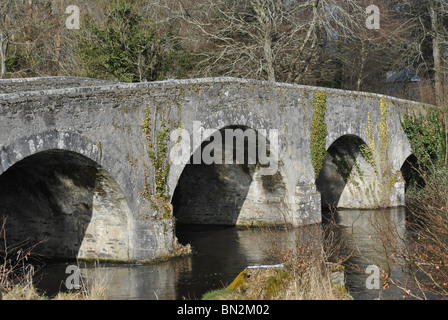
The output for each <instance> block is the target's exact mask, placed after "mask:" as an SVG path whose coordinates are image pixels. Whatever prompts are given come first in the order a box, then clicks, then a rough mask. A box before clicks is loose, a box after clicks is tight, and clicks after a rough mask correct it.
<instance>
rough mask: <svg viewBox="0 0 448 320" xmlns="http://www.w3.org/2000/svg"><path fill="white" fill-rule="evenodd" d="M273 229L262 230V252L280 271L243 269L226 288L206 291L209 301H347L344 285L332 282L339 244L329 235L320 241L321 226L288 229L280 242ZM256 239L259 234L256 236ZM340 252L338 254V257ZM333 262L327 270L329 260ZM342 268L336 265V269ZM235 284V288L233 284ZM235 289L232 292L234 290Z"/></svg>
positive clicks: (339, 248) (338, 261)
mask: <svg viewBox="0 0 448 320" xmlns="http://www.w3.org/2000/svg"><path fill="white" fill-rule="evenodd" d="M277 231H278V230H275V229H269V228H266V229H265V233H264V236H263V237H262V238H263V244H264V250H265V251H266V254H267V255H268V256H270V257H271V259H272V261H273V262H275V263H282V264H283V267H281V268H277V267H276V268H262V269H255V270H257V271H253V270H252V269H250V270H249V269H246V270H244V271H243V272H242V273H240V275H239V276H238V277H237V279H236V281H235V282H234V283H233V284H232V285H231V286H229V287H228V288H226V289H222V290H217V291H214V292H209V293H207V294H206V295H204V297H203V299H210V300H260V299H261V300H270V299H275V300H344V299H351V297H350V296H349V295H348V293H347V290H346V288H345V286H343V285H340V284H338V283H335V282H334V279H333V272H334V271H335V270H332V269H333V268H334V266H340V265H339V264H337V263H341V262H343V261H344V260H345V259H346V258H347V257H345V258H344V257H343V255H342V249H343V248H341V247H340V245H341V244H340V243H336V241H335V238H334V237H332V236H331V233H330V237H327V238H326V239H323V237H322V226H317V225H316V226H311V227H309V228H301V229H300V230H299V229H296V230H291V232H292V234H293V235H294V236H292V237H291V238H290V241H284V238H283V237H280V233H279V232H277ZM257 236H258V237H259V234H257ZM339 253H341V254H339ZM330 255H331V257H332V258H331V260H333V261H335V262H337V263H336V264H332V265H331V267H329V265H328V264H327V262H328V261H329V260H330ZM341 269H342V270H343V267H342V266H340V269H339V271H340V270H341ZM235 284H236V285H235ZM235 287H236V289H235Z"/></svg>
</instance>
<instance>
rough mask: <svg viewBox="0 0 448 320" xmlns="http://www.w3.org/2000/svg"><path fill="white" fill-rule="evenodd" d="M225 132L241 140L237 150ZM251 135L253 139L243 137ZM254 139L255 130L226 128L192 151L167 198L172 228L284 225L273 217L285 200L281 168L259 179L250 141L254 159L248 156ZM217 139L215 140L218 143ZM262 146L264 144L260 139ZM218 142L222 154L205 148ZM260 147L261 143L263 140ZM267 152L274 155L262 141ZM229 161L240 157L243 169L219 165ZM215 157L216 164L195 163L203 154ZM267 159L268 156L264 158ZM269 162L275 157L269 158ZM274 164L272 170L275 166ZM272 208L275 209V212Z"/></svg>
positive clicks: (281, 216)
mask: <svg viewBox="0 0 448 320" xmlns="http://www.w3.org/2000/svg"><path fill="white" fill-rule="evenodd" d="M226 130H235V131H234V132H236V131H239V132H244V134H247V136H246V139H245V143H244V147H243V149H242V150H241V149H239V148H238V149H237V148H236V147H237V144H236V143H232V145H230V149H227V148H226V146H227V147H229V144H228V141H227V139H226V133H225V131H226ZM252 132H255V134H254V135H249V133H252ZM249 136H250V137H257V135H256V130H253V129H251V128H248V127H246V126H227V127H224V128H222V129H220V130H216V131H215V133H214V134H212V138H210V139H207V140H208V141H207V140H206V141H203V142H202V144H201V146H200V147H199V148H197V149H196V150H195V151H194V152H193V154H192V156H191V158H190V163H189V164H187V165H186V166H185V167H184V169H183V171H182V174H181V175H180V178H179V180H178V183H177V186H176V189H175V190H174V192H173V197H172V204H173V211H174V215H175V217H176V219H177V221H178V223H188V224H224V225H235V224H244V225H252V224H284V223H285V219H284V217H283V215H282V213H281V212H280V211H279V209H278V207H280V206H281V205H282V204H281V201H283V200H284V198H285V193H286V190H285V185H284V181H283V176H282V174H281V173H280V172H281V168H276V170H275V174H272V175H262V174H260V172H261V171H262V169H263V168H261V167H262V165H261V164H260V161H259V160H260V159H258V158H257V155H258V147H259V146H261V145H262V144H261V143H260V142H261V141H259V140H258V139H257V140H256V141H255V144H256V147H255V148H254V149H252V150H255V157H252V156H251V154H248V152H247V150H248V149H250V148H249V147H250V142H251V141H249V142H248V140H250V139H249V138H248V137H249ZM219 138H221V140H219ZM266 140H267V139H266ZM216 141H219V142H220V143H219V144H220V145H221V146H222V149H219V150H218V149H216V148H210V146H211V144H212V143H216ZM263 141H265V140H264V139H263ZM266 149H267V150H269V151H268V152H267V154H268V155H270V154H269V152H274V151H273V148H272V147H270V145H269V141H267V147H266ZM226 150H227V151H229V150H230V152H231V153H232V154H231V155H230V158H232V159H233V160H235V158H237V157H238V155H239V154H242V153H243V154H244V161H243V163H236V164H235V163H232V164H229V163H226V161H225V159H226V157H227V156H229V152H227V155H226ZM210 151H212V152H211V154H212V155H215V153H214V152H218V153H219V152H221V156H219V157H218V158H220V159H222V163H221V164H216V163H211V164H206V163H204V161H201V162H200V163H198V162H197V161H194V160H195V159H200V160H203V157H201V155H202V156H203V155H204V154H208V152H210ZM270 156H271V155H270ZM272 158H273V159H275V161H277V160H278V158H276V157H272ZM277 165H278V163H276V164H275V166H277ZM276 207H277V208H276Z"/></svg>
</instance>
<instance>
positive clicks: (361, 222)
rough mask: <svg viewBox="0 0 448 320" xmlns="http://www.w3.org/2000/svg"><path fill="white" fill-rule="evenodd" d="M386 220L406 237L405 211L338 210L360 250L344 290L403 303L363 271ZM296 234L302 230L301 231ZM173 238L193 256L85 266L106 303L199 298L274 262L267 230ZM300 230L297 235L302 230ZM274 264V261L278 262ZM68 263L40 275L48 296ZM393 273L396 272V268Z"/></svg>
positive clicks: (196, 231)
mask: <svg viewBox="0 0 448 320" xmlns="http://www.w3.org/2000/svg"><path fill="white" fill-rule="evenodd" d="M379 216H381V217H386V218H387V219H389V220H390V221H392V222H393V223H394V226H395V227H396V228H397V230H398V234H399V235H404V234H405V232H406V230H405V209H404V208H391V209H386V210H345V211H344V210H340V211H338V212H337V213H336V214H335V220H336V222H337V225H338V226H339V228H338V231H337V233H338V234H343V235H340V236H341V237H342V236H343V237H344V241H348V242H350V243H352V244H354V245H356V246H357V247H358V248H359V251H360V252H361V254H358V253H355V254H353V255H352V256H351V257H350V259H349V260H348V263H349V264H350V265H351V266H355V267H350V268H348V269H347V279H346V282H347V288H348V291H349V293H350V294H351V295H352V297H353V298H354V299H367V300H371V299H376V298H379V297H381V298H383V299H401V297H402V295H403V294H402V292H401V291H399V290H397V289H394V288H389V289H387V290H385V291H382V290H376V289H371V290H369V289H367V287H366V279H367V277H368V275H367V274H366V273H364V270H365V269H366V267H367V266H368V265H370V264H372V263H380V262H381V261H382V260H381V259H382V257H381V253H380V252H378V250H377V248H378V241H377V240H378V239H377V236H376V233H375V228H374V227H373V223H372V221H375V219H376V218H377V217H379ZM299 230H303V228H302V229H300V228H299ZM176 232H177V237H178V239H179V241H180V242H181V243H183V244H186V243H190V244H191V245H192V247H193V248H194V250H195V254H194V255H192V256H189V257H183V258H176V259H172V260H169V261H164V262H159V263H155V264H151V265H100V266H96V267H83V266H82V265H81V272H82V274H83V275H84V277H86V278H87V279H90V278H95V277H96V278H97V279H98V278H99V279H101V281H103V282H104V283H105V285H106V287H107V292H108V296H109V298H110V299H126V300H133V299H139V300H141V299H144V300H154V299H163V300H172V299H176V300H178V299H200V298H201V296H202V295H203V294H204V293H205V292H207V291H210V290H214V289H220V288H223V287H224V286H225V285H227V284H229V283H230V282H231V281H232V280H233V279H234V278H235V276H236V275H238V273H239V272H241V271H242V270H243V269H244V268H245V267H247V266H248V265H257V264H266V263H275V262H276V261H275V260H273V259H272V257H271V256H270V253H269V252H270V250H266V243H267V242H268V239H267V238H268V237H267V234H266V231H265V230H261V229H247V228H237V227H224V226H178V228H177V230H176ZM297 232H298V230H295V229H294V230H285V229H275V232H273V233H271V236H269V237H271V240H272V239H273V238H272V237H273V236H272V234H274V233H275V242H276V243H277V245H278V243H280V244H283V245H284V244H287V243H289V242H290V241H291V239H297ZM300 232H301V231H300ZM277 262H278V261H277ZM69 264H70V263H58V264H49V265H48V266H46V267H45V268H44V269H43V270H42V271H41V273H40V275H39V276H40V278H41V279H40V280H39V282H38V288H40V289H42V290H45V291H46V292H47V294H49V295H51V294H54V293H55V292H57V291H58V290H59V289H60V288H65V286H64V284H63V282H64V280H65V279H66V278H67V277H68V275H69V274H66V273H65V269H66V267H67V266H68V265H69ZM396 272H399V271H397V270H396Z"/></svg>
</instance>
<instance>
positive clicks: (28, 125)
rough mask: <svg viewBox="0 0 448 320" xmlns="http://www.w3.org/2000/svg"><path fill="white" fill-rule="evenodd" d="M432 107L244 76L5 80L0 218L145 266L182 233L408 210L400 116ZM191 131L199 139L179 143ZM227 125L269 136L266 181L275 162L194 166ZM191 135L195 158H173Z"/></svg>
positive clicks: (77, 248) (21, 234) (22, 233)
mask: <svg viewBox="0 0 448 320" xmlns="http://www.w3.org/2000/svg"><path fill="white" fill-rule="evenodd" d="M429 107H431V106H425V105H421V104H418V103H415V102H410V101H405V100H400V99H396V98H391V97H387V96H381V95H377V94H371V93H362V92H352V91H343V90H335V89H327V88H317V87H309V86H299V85H290V84H282V83H268V82H263V81H255V80H242V79H234V78H210V79H190V80H170V81H162V82H153V83H133V84H126V83H118V82H108V81H102V80H93V79H84V78H72V77H50V78H29V79H9V80H0V123H1V127H0V161H1V162H0V215H3V216H7V232H8V238H9V241H10V243H12V242H14V241H21V240H24V239H26V238H30V240H32V241H40V240H43V239H46V242H45V243H43V244H42V245H40V247H41V251H42V252H43V254H46V255H49V256H57V257H79V258H87V259H90V258H91V259H108V260H131V261H135V260H147V259H152V258H157V257H161V256H165V255H169V254H171V253H172V251H173V246H174V245H173V244H174V243H175V241H174V239H175V225H176V224H181V223H185V224H226V225H249V226H250V225H254V226H256V225H279V224H280V225H282V224H289V225H293V226H301V225H306V224H312V223H319V222H321V207H325V206H329V205H331V206H336V207H344V208H373V207H381V206H401V205H403V204H404V188H405V182H404V180H403V178H402V174H401V169H402V166H403V165H404V164H405V162H406V159H407V158H408V157H409V156H410V155H411V154H412V150H411V147H410V144H409V142H408V140H407V138H406V135H405V133H404V131H403V129H402V127H401V122H400V120H401V119H402V117H403V115H404V114H405V113H415V112H425V110H427V109H428V108H429ZM178 129H183V130H182V132H188V133H189V134H190V135H186V136H182V138H180V135H179V136H178V137H177V138H176V135H175V134H173V135H171V133H173V132H181V130H178ZM225 129H229V130H230V129H232V130H233V132H236V131H238V129H240V132H243V133H245V132H249V129H250V130H252V131H254V132H256V133H258V134H260V135H257V137H258V138H260V137H263V135H264V136H265V137H267V144H265V145H260V146H257V147H259V148H265V149H266V150H265V151H266V155H269V156H270V157H272V159H275V160H276V161H277V162H276V164H275V166H273V168H274V169H275V170H274V171H273V172H271V173H270V174H261V170H263V169H266V165H265V164H261V163H260V161H259V159H258V160H257V161H258V162H257V161H255V162H249V161H248V158H247V157H245V158H244V161H242V162H241V161H240V162H238V163H235V162H234V163H222V164H219V163H212V164H206V163H204V161H203V160H201V161H200V162H199V163H198V162H194V161H190V160H191V159H193V156H194V153H195V152H198V151H199V152H203V151H205V150H206V148H207V145H208V144H209V143H210V141H212V140H213V139H214V138H213V139H209V138H208V135H210V133H211V132H222V133H224V131H225ZM206 132H208V134H206ZM270 133H275V134H274V135H271V134H270ZM170 135H171V136H170ZM189 137H190V138H191V141H192V143H191V146H192V148H191V149H190V150H191V151H192V152H191V154H187V155H185V154H183V155H182V157H181V159H182V161H180V162H179V161H177V162H176V161H173V158H172V155H173V154H176V152H177V151H176V145H178V144H179V142H181V141H180V140H185V139H186V138H189ZM198 137H199V139H198ZM258 138H257V140H256V141H255V143H258V141H259V139H258ZM270 138H272V139H273V140H275V141H270V140H269V139H270ZM272 139H271V140H272ZM187 140H190V139H187ZM232 141H233V140H232ZM245 141H246V144H245V145H243V146H246V147H248V144H249V143H247V141H248V136H246V140H245ZM182 142H185V141H182ZM249 142H250V141H249ZM274 142H275V144H274ZM226 143H227V144H229V142H228V141H227V140H226V141H224V145H223V148H224V147H226ZM227 147H228V146H227ZM238 148H241V145H239V147H238V145H237V143H235V144H232V143H231V146H230V148H229V149H226V150H227V151H226V152H229V150H230V152H232V151H233V152H234V153H235V152H237V151H239V150H238ZM215 152H216V150H215ZM190 156H192V158H191V159H190Z"/></svg>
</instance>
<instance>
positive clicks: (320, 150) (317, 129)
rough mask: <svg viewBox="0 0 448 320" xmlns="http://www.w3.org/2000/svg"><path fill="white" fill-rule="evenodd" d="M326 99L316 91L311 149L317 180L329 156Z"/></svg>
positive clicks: (322, 93) (320, 92)
mask: <svg viewBox="0 0 448 320" xmlns="http://www.w3.org/2000/svg"><path fill="white" fill-rule="evenodd" d="M326 98H327V95H326V93H325V92H322V91H316V92H315V94H314V102H313V120H312V123H311V143H310V148H311V163H312V165H313V168H314V176H315V179H317V177H318V176H319V172H320V171H321V169H322V166H323V163H324V160H325V157H326V154H327V149H326V144H325V139H326V137H327V124H326V122H325V111H326Z"/></svg>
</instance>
